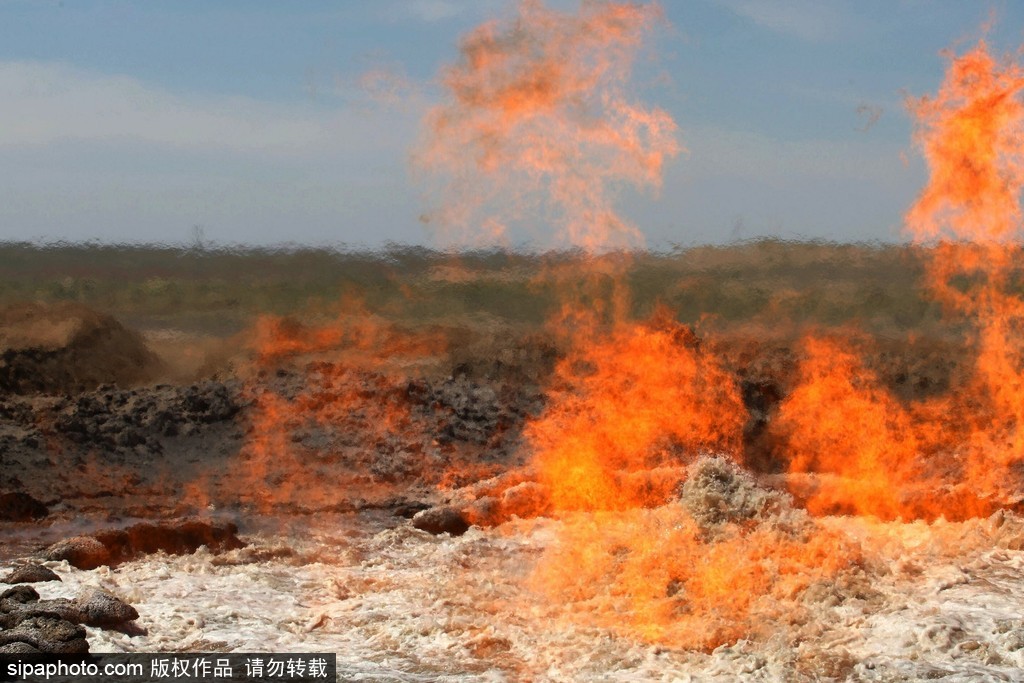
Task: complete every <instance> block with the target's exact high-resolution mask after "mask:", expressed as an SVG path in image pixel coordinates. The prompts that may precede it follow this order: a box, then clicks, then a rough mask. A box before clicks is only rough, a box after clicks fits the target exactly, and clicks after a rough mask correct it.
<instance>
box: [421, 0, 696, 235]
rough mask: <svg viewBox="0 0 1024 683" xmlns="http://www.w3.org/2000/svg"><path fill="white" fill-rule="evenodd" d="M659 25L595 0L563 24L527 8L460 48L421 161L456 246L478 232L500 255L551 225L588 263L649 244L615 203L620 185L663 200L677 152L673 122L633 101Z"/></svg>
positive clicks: (537, 7) (651, 10)
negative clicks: (531, 227) (667, 168)
mask: <svg viewBox="0 0 1024 683" xmlns="http://www.w3.org/2000/svg"><path fill="white" fill-rule="evenodd" d="M659 21H661V13H660V10H659V9H658V7H657V6H656V5H647V4H639V3H627V2H609V1H605V0H598V1H589V2H583V3H581V5H580V8H579V12H578V13H565V12H559V11H557V10H554V9H550V8H548V7H546V6H545V5H544V4H543V3H542V2H540V1H539V0H523V1H522V2H520V3H519V4H518V13H517V16H516V17H515V19H514V20H513V21H508V22H497V21H492V22H488V23H485V24H483V25H482V26H479V27H478V28H476V29H474V30H473V31H472V32H470V33H469V35H467V36H466V37H465V38H464V39H463V40H462V46H461V52H462V59H461V61H460V62H459V63H458V64H456V65H454V66H451V67H449V68H448V69H446V70H445V71H444V73H443V74H442V77H441V85H442V88H443V90H444V92H445V94H446V96H447V98H446V101H445V102H444V103H442V104H440V105H438V106H437V107H435V108H434V109H433V110H432V111H431V112H430V113H429V114H428V115H427V117H426V120H425V125H424V128H425V132H424V141H423V142H422V143H421V145H420V148H419V149H418V150H417V152H416V153H415V155H414V160H415V163H416V166H417V167H418V168H419V169H420V170H423V171H426V172H428V173H431V174H436V176H438V177H439V178H440V179H441V181H442V183H443V186H442V188H441V193H440V194H441V197H442V202H441V206H440V208H439V209H438V210H437V212H436V217H437V218H438V219H439V221H440V223H441V224H442V225H444V226H445V227H446V228H448V229H449V230H453V231H454V233H453V235H452V236H453V237H454V238H455V240H456V241H465V240H466V239H467V238H468V239H472V238H476V237H479V236H480V235H481V232H482V233H483V236H484V237H485V238H486V239H487V241H488V242H491V243H494V242H499V243H500V242H501V241H502V240H507V238H508V232H509V228H510V227H513V226H514V225H515V224H517V223H521V222H523V221H524V220H525V219H527V218H529V219H530V220H533V219H536V218H538V217H543V218H544V219H545V222H546V223H547V224H549V225H551V226H553V227H554V228H556V230H557V232H558V236H559V238H560V241H561V242H562V243H568V244H570V245H573V246H579V247H583V248H584V249H586V250H588V251H596V250H601V249H607V248H615V247H620V248H621V247H629V246H638V245H639V244H640V243H641V242H642V238H641V235H640V232H639V231H638V230H637V228H636V227H635V226H634V225H632V224H631V223H630V222H629V221H627V220H626V219H624V218H622V217H621V216H619V215H618V213H617V212H616V211H615V209H614V199H615V196H616V194H617V192H618V191H619V189H620V188H621V187H622V186H624V185H633V186H635V187H638V188H644V187H652V188H655V189H657V187H658V186H659V184H660V181H661V172H662V168H663V165H664V163H665V161H666V160H667V159H670V158H672V157H674V156H675V155H677V154H678V153H679V151H680V149H681V148H680V146H679V144H678V142H677V141H676V139H675V129H676V126H675V123H674V122H673V121H672V118H671V117H670V116H669V115H668V114H667V113H666V112H665V111H663V110H661V109H658V108H647V107H643V106H641V105H639V104H636V103H634V102H632V101H631V100H630V98H629V97H628V93H627V87H626V86H627V84H628V81H629V77H630V73H631V71H632V66H633V62H634V60H635V56H636V54H637V52H638V51H639V49H640V48H641V47H642V45H643V41H644V38H645V36H646V35H647V34H648V33H649V32H650V30H651V29H652V28H653V26H654V25H655V24H656V23H658V22H659Z"/></svg>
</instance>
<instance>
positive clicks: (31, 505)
mask: <svg viewBox="0 0 1024 683" xmlns="http://www.w3.org/2000/svg"><path fill="white" fill-rule="evenodd" d="M48 514H50V511H49V510H48V509H47V507H46V505H44V504H43V503H41V502H39V501H38V500H36V499H35V498H33V497H32V496H30V495H28V494H27V493H22V492H21V491H11V492H8V493H0V521H5V522H29V521H31V520H33V519H40V518H42V517H45V516H46V515H48Z"/></svg>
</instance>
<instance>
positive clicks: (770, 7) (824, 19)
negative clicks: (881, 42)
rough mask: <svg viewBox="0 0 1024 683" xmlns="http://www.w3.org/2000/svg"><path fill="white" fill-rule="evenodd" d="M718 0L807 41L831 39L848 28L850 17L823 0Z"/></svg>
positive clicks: (757, 21)
mask: <svg viewBox="0 0 1024 683" xmlns="http://www.w3.org/2000/svg"><path fill="white" fill-rule="evenodd" d="M718 3H719V4H720V5H723V6H724V7H726V8H728V9H729V10H731V11H732V12H734V13H736V14H738V15H739V16H741V17H744V18H746V19H748V20H750V21H752V22H754V23H755V24H757V25H758V26H760V27H762V28H765V29H768V30H770V31H774V32H776V33H782V34H785V35H789V36H793V37H796V38H799V39H801V40H806V41H808V42H814V43H820V42H828V41H830V40H834V39H836V38H838V37H840V36H841V35H842V34H843V33H844V31H846V30H847V29H848V28H849V18H848V17H845V16H844V15H843V14H842V13H841V12H840V11H839V10H838V8H837V7H836V6H835V5H833V4H832V3H831V2H826V1H825V0H718Z"/></svg>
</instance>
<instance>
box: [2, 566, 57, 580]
mask: <svg viewBox="0 0 1024 683" xmlns="http://www.w3.org/2000/svg"><path fill="white" fill-rule="evenodd" d="M43 581H60V577H59V576H57V574H56V573H55V572H54V571H53V570H52V569H50V568H49V567H44V566H43V565H41V564H26V565H22V566H20V567H17V568H16V569H14V571H12V572H11V573H10V574H8V575H7V576H5V577H4V578H2V579H0V583H41V582H43Z"/></svg>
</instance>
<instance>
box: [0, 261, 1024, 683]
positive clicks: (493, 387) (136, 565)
mask: <svg viewBox="0 0 1024 683" xmlns="http://www.w3.org/2000/svg"><path fill="white" fill-rule="evenodd" d="M7 249H8V251H11V250H14V251H18V250H19V249H20V250H21V251H20V252H18V254H17V255H18V256H19V258H20V259H23V260H21V261H18V262H26V261H27V262H32V261H33V259H34V260H35V261H34V264H35V265H34V266H32V267H31V268H28V267H26V269H25V270H19V269H18V268H17V267H15V266H14V265H8V266H6V269H5V270H3V271H2V272H0V274H2V275H3V276H4V282H5V285H4V289H3V291H2V294H3V296H4V298H5V300H6V301H7V302H8V303H10V304H12V305H14V308H11V309H8V317H7V318H5V320H7V321H8V322H7V323H5V325H4V330H5V331H6V336H3V337H0V341H3V343H4V344H5V346H4V353H3V356H2V366H0V389H2V390H3V393H2V394H0V461H2V464H3V467H2V469H0V493H3V494H15V493H16V494H19V495H21V494H24V496H26V497H28V499H30V500H32V501H35V502H36V503H37V504H41V505H42V506H43V508H42V509H38V508H32V506H28V507H27V508H26V507H25V506H24V505H22V506H21V507H18V506H17V505H13V504H11V505H8V506H7V507H6V508H4V512H5V514H6V516H7V519H6V520H5V521H0V534H2V535H3V537H4V539H5V543H3V544H2V547H0V562H2V563H3V564H4V565H5V566H15V565H20V564H23V563H24V562H38V561H40V560H39V557H40V549H41V548H44V547H46V546H48V545H49V544H51V543H54V542H56V541H59V540H61V539H64V538H67V537H70V536H75V535H79V534H83V533H92V532H95V531H97V530H102V529H111V528H124V527H127V526H130V525H131V524H134V523H138V522H140V521H161V520H163V521H166V520H178V519H182V518H199V519H203V520H208V521H212V522H215V523H220V522H232V523H235V524H237V525H238V528H239V536H240V538H241V539H242V540H243V542H244V543H245V544H246V545H245V547H243V548H241V549H234V550H227V551H221V552H213V551H207V550H203V549H201V550H200V551H199V552H197V553H195V554H185V555H179V556H169V555H166V554H162V553H161V554H156V555H143V556H140V557H137V558H135V559H131V560H129V561H126V562H123V563H122V564H120V565H118V566H116V567H112V568H106V567H101V568H99V569H91V570H81V569H76V568H74V567H73V566H71V565H70V564H68V562H67V561H57V560H50V561H45V562H44V564H45V565H46V566H48V567H50V568H51V569H53V570H54V571H56V572H57V574H58V575H59V576H60V578H61V579H62V581H61V582H60V583H55V582H53V583H45V584H37V586H38V587H39V592H40V594H41V595H43V597H44V598H60V597H74V596H75V595H77V594H78V592H79V591H80V590H82V589H85V588H87V587H95V586H99V587H101V588H103V589H105V590H107V591H109V592H111V593H113V594H115V595H117V596H119V597H120V598H122V599H123V600H125V601H126V602H128V603H130V604H132V605H133V606H135V607H136V609H137V610H138V612H139V615H140V616H139V620H138V622H139V624H140V625H141V626H142V627H143V628H144V629H145V630H146V633H145V634H138V633H135V634H129V633H123V632H120V631H111V630H105V629H102V628H98V627H91V626H90V627H87V631H88V639H89V643H90V646H91V647H92V649H93V650H94V651H198V650H203V651H228V650H233V651H264V650H277V649H279V650H293V651H294V650H318V651H321V650H322V651H331V652H337V653H339V667H340V671H342V672H347V674H345V675H347V676H348V677H349V678H352V679H355V678H359V677H360V676H361V677H362V679H363V680H366V679H369V680H521V679H535V680H594V679H598V678H600V679H605V680H672V679H680V680H687V679H692V680H706V679H710V678H718V679H721V680H734V679H735V678H736V677H746V678H750V679H759V680H830V679H831V680H919V679H923V678H929V679H935V678H939V679H947V680H978V679H979V678H981V679H983V678H986V677H987V678H988V679H990V680H1014V679H1015V677H1017V676H1019V673H1018V672H1019V670H1020V669H1021V667H1024V623H1022V621H1021V619H1020V617H1019V615H1020V614H1021V613H1022V609H1024V582H1022V581H1020V579H1019V576H1020V570H1021V568H1022V567H1024V552H1022V551H1021V548H1022V547H1024V520H1022V519H1021V518H1020V517H1018V516H1017V514H1016V512H1015V510H1016V509H1017V505H1018V497H1017V496H1015V495H1014V494H1015V493H1018V492H1019V489H1017V488H1015V487H1016V486H1017V484H1016V483H1015V482H1011V484H1012V485H1008V488H1007V489H1006V490H1004V491H1002V495H1001V496H997V497H995V498H993V497H991V496H989V498H986V499H984V501H983V502H985V504H986V506H987V507H986V508H985V510H984V513H983V514H982V513H977V514H962V513H957V514H949V515H940V516H936V515H928V516H926V517H925V518H924V519H914V518H904V519H898V518H897V519H893V518H891V516H889V517H887V516H885V515H882V516H881V518H880V517H878V516H871V515H851V514H844V513H842V512H843V511H840V510H833V511H831V512H830V513H829V514H824V513H821V512H820V511H818V512H816V513H815V514H813V515H812V514H809V513H808V512H807V511H806V510H805V509H804V504H805V501H804V500H802V499H801V489H800V487H799V486H798V485H795V484H794V482H796V481H797V478H796V477H793V476H791V473H789V472H788V471H787V460H786V453H785V450H784V449H785V448H786V442H784V441H780V440H779V439H778V438H776V437H775V436H773V434H772V431H771V429H770V425H771V423H772V421H773V420H774V419H775V418H776V416H777V414H778V410H779V405H780V403H781V402H782V401H783V400H784V399H785V398H786V397H787V396H789V395H791V393H792V392H793V390H794V387H795V386H796V385H797V384H798V382H799V381H800V373H799V368H800V366H801V363H802V362H803V360H804V359H805V357H806V354H807V350H806V348H805V346H804V344H803V342H802V338H803V337H804V335H805V333H806V331H807V330H808V329H817V330H819V331H820V330H821V329H822V328H825V329H827V332H828V334H829V335H832V336H833V337H838V338H840V339H842V340H844V342H843V343H844V344H845V348H849V349H853V350H855V351H856V353H857V355H858V357H859V358H860V359H861V360H862V362H863V366H864V367H865V368H867V369H868V370H869V371H870V372H871V373H872V374H873V375H875V376H877V377H878V378H879V381H880V382H881V384H882V386H884V387H885V388H886V390H887V391H888V392H890V393H891V394H892V395H893V396H894V397H896V398H895V400H897V401H901V402H903V403H905V404H908V405H910V404H913V403H915V402H920V401H923V400H927V399H928V398H929V397H932V396H936V395H942V394H943V393H944V392H947V391H948V390H949V388H950V386H953V385H955V384H956V383H957V381H958V379H957V378H958V373H962V372H964V363H963V362H962V359H963V358H965V357H966V354H967V350H966V346H965V345H966V342H965V339H966V337H965V334H964V329H963V328H964V325H956V324H945V323H943V322H942V318H941V315H940V312H939V311H938V310H937V307H936V306H934V305H933V304H930V303H929V302H928V301H927V300H926V299H925V298H924V297H922V296H921V295H920V293H915V292H914V289H913V286H912V285H908V282H913V279H912V278H913V276H914V274H915V272H916V270H915V269H916V268H917V265H915V264H917V261H916V260H915V259H918V258H919V256H918V255H915V254H914V253H913V252H910V251H907V250H902V249H897V248H888V249H885V248H876V247H847V246H842V245H831V246H829V245H784V244H778V243H765V244H760V245H740V246H737V247H734V248H732V249H712V250H692V251H690V252H681V253H679V254H675V255H660V256H658V255H647V256H643V257H634V258H633V260H631V261H630V263H629V264H627V265H626V266H625V267H624V269H623V267H620V266H616V267H615V268H611V269H610V270H609V269H606V271H605V272H612V273H615V272H625V273H626V275H625V277H626V279H627V280H628V281H629V291H630V292H631V301H630V304H629V312H628V314H627V315H626V317H627V319H628V321H629V322H628V324H629V325H631V326H632V325H639V326H641V328H642V329H644V330H649V331H651V334H656V335H659V334H667V335H668V337H669V338H670V339H671V340H672V341H671V343H672V344H678V345H679V348H680V349H682V350H684V351H685V352H686V353H690V352H691V351H692V352H694V353H700V354H704V356H702V357H706V358H714V359H716V361H715V362H716V363H718V364H720V365H721V367H722V368H723V372H724V373H725V376H727V377H728V378H731V379H729V380H728V382H729V383H731V384H732V385H733V386H734V388H735V393H736V396H737V400H738V401H740V405H741V406H742V410H743V411H744V412H743V424H742V434H741V436H742V439H741V443H738V444H736V445H735V450H734V451H733V452H732V453H731V454H729V456H728V457H722V456H719V455H718V454H717V453H715V452H710V450H709V449H694V448H690V447H689V446H687V445H686V444H685V443H679V442H678V440H676V441H672V440H671V439H669V442H671V443H669V442H665V443H662V442H660V441H657V440H656V439H655V440H654V441H652V443H655V442H656V443H655V446H652V448H656V449H661V450H658V453H659V454H661V453H663V452H664V453H668V456H665V455H659V456H658V458H659V459H658V460H657V462H656V463H653V464H652V463H651V462H647V465H644V467H645V468H648V469H645V470H644V472H642V473H641V474H644V473H647V472H649V473H652V474H650V477H651V481H655V479H657V482H661V483H663V482H666V481H667V482H668V485H666V486H665V491H667V492H668V493H666V495H665V496H663V499H658V500H655V501H654V502H650V500H648V502H647V503H646V504H644V505H640V506H620V507H618V508H616V509H609V510H602V509H576V510H563V511H557V510H552V509H551V508H550V507H545V506H546V505H548V504H549V503H550V501H549V497H550V491H548V490H547V489H548V488H550V482H548V481H547V480H545V479H544V477H543V475H542V473H538V471H537V463H536V461H535V458H534V456H535V453H534V451H535V443H534V442H532V441H531V434H532V432H531V429H532V427H531V425H533V424H535V423H536V422H537V421H538V420H541V419H543V418H544V416H545V415H548V414H549V411H550V410H551V409H552V406H553V405H555V404H556V403H557V401H558V400H561V399H558V398H557V397H559V396H561V397H563V398H564V396H566V395H567V392H568V394H572V392H574V391H577V392H579V391H580V390H579V389H577V388H574V387H573V386H571V382H569V381H568V380H567V377H568V378H571V377H580V378H583V379H582V380H581V381H582V382H584V383H583V384H581V386H586V384H585V382H586V378H588V377H599V376H600V368H596V369H595V368H592V367H589V366H587V363H582V364H577V365H578V367H574V369H573V370H572V372H573V373H575V374H568V375H567V374H566V371H565V369H564V367H563V366H562V365H560V363H561V362H562V361H564V360H565V359H570V360H572V344H573V342H572V340H571V339H567V337H566V335H565V334H564V330H565V325H566V324H567V323H566V319H564V318H563V319H562V322H561V323H552V322H550V321H551V320H553V319H556V318H557V316H556V313H557V309H558V305H557V302H558V296H557V295H556V294H555V292H556V290H558V289H559V288H567V289H569V290H573V289H574V288H575V290H576V291H577V293H578V292H579V289H580V282H583V281H585V280H586V279H587V278H585V277H583V276H580V278H578V279H576V280H573V279H572V277H571V274H570V276H567V275H566V272H567V268H566V266H565V264H566V263H571V260H572V258H573V257H572V256H571V255H561V256H557V258H555V259H554V262H553V263H548V264H543V263H542V262H541V259H540V257H533V256H522V255H519V256H517V255H510V256H509V255H506V256H502V255H500V254H491V255H488V254H470V255H466V256H463V257H461V258H459V259H456V258H454V257H451V256H444V255H436V254H429V253H428V254H422V253H405V252H402V253H393V254H381V255H369V256H367V255H345V254H333V255H332V254H329V253H322V254H321V253H305V254H302V253H300V254H276V255H275V254H262V255H260V254H249V255H245V254H231V253H210V254H206V255H203V254H196V253H186V254H183V255H179V257H178V260H176V261H171V260H167V259H162V258H161V252H159V250H155V251H154V253H151V254H147V253H143V254H141V255H140V254H135V255H134V257H133V258H130V259H129V258H125V259H124V260H123V262H122V261H118V260H117V259H118V258H120V257H121V256H123V255H119V254H118V252H116V251H110V252H103V253H98V254H91V255H89V256H90V257H91V258H92V260H91V261H90V259H89V258H79V259H77V260H76V259H75V258H73V257H71V256H68V255H67V254H64V253H62V252H59V251H53V252H50V253H46V251H45V250H38V249H37V250H33V248H29V247H25V246H20V247H19V246H17V245H13V246H9V247H8V248H7ZM143 256H145V257H146V258H143ZM163 256H166V254H164V255H163ZM147 258H148V259H149V260H148V261H147ZM246 259H248V260H246ZM261 259H262V260H261ZM12 263H13V261H12ZM69 263H76V264H77V265H76V267H77V268H78V270H77V271H76V270H74V269H73V268H71V267H70V266H69V265H68V264H69ZM139 263H142V264H145V265H141V266H140V265H137V264H139ZM41 264H42V265H41ZM46 264H48V265H46ZM90 264H91V265H90ZM119 264H120V265H119ZM246 264H248V266H246ZM43 265H46V267H42V266H43ZM541 266H543V267H541ZM90 268H91V270H90ZM146 268H148V269H149V270H146ZM160 268H162V270H160ZM231 268H234V269H235V270H234V271H231V270H230V269H231ZM544 268H549V269H550V271H549V272H550V273H551V275H550V276H548V275H538V272H539V271H541V270H543V269H544ZM119 269H120V270H119ZM569 270H571V269H569ZM246 272H248V273H251V279H250V281H249V285H248V286H247V287H237V286H236V285H234V284H228V283H229V282H234V281H237V279H238V275H239V273H246ZM908 273H909V274H908ZM823 274H827V275H828V278H827V279H824V280H823ZM226 275H231V277H232V278H234V280H231V279H230V278H228V277H227V276H226ZM46 278H49V279H46ZM318 278H319V279H318ZM114 280H120V281H121V286H120V288H117V287H115V286H114V285H113V284H110V282H112V281H114ZM282 283H284V284H282ZM588 286H589V285H588ZM602 286H607V288H610V289H613V288H614V283H611V282H609V283H606V285H602ZM584 289H585V290H586V291H585V292H584V294H587V295H590V294H591V293H592V291H593V290H589V289H586V288H584ZM908 292H909V293H908ZM595 296H596V295H595ZM261 297H262V298H261ZM69 298H73V299H76V302H75V303H74V304H69V303H66V300H67V299H69ZM29 300H31V301H33V302H35V303H33V304H32V306H28V307H26V303H25V302H26V301H29ZM62 301H64V302H65V303H61V302H62ZM658 303H660V304H663V305H665V306H666V307H667V310H669V311H670V313H669V314H668V319H665V313H664V312H663V311H662V310H661V309H658V308H657V304H658ZM55 304H56V306H55ZM12 311H13V312H12ZM659 311H661V312H659ZM706 314H711V315H710V317H709V316H708V315H706ZM26 320H35V321H36V322H37V323H39V324H36V325H34V326H33V325H28V326H27V327H26V325H25V321H26ZM12 321H14V322H12ZM15 322H17V324H18V325H21V327H20V328H18V326H17V325H16V324H15ZM44 323H45V324H44ZM616 324H621V322H619V323H617V322H616V321H609V320H604V321H599V322H598V329H599V330H600V329H603V328H601V327H600V326H601V325H606V326H608V329H612V328H613V327H614V326H615V325H616ZM16 329H22V330H24V329H31V330H34V336H33V334H28V333H19V334H14V331H16ZM40 330H42V332H40ZM43 332H45V334H43ZM684 332H685V333H684ZM114 357H116V358H119V359H122V360H123V359H127V360H128V361H130V362H127V363H124V362H111V358H114ZM89 359H92V361H93V362H92V363H91V365H90V362H89ZM583 360H587V359H583ZM563 365H564V364H563ZM595 372H596V374H594V373H595ZM567 382H568V385H567ZM570 405H573V406H578V404H577V403H570ZM666 444H667V445H666ZM648 455H649V454H648ZM645 457H648V456H645ZM666 458H668V459H667V460H666ZM648 460H650V458H649V457H648ZM645 462H646V461H645ZM694 468H696V469H694ZM634 474H635V473H634ZM645 476H646V475H645ZM812 484H814V482H812ZM815 485H820V484H815ZM545 487H547V488H545ZM658 490H659V491H660V490H661V489H658ZM444 505H448V506H450V507H451V509H452V510H454V511H455V513H456V514H459V515H462V516H463V517H464V518H465V519H466V521H467V522H470V523H472V526H470V528H469V530H468V531H466V532H465V533H464V534H461V535H451V534H446V533H442V534H439V535H434V534H431V533H428V532H426V531H423V530H421V529H419V528H416V527H415V526H414V525H413V524H412V522H411V518H412V517H413V516H414V515H415V514H416V513H417V512H420V511H422V510H428V509H431V508H434V509H437V507H438V506H444ZM495 510H498V511H499V512H500V511H502V510H504V511H505V513H502V514H497V513H496V512H495ZM510 511H511V512H510ZM506 513H507V514H506Z"/></svg>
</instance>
